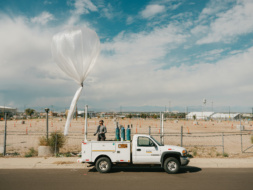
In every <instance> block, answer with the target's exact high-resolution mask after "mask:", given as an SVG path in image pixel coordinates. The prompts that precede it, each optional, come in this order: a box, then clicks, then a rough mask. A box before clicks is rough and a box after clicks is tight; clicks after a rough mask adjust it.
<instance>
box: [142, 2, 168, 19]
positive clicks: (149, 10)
mask: <svg viewBox="0 0 253 190" xmlns="http://www.w3.org/2000/svg"><path fill="white" fill-rule="evenodd" d="M165 11H166V9H165V6H163V5H147V6H146V8H145V9H144V10H143V11H141V12H140V14H141V16H142V17H143V18H148V19H149V18H152V17H154V16H155V15H157V14H159V13H162V12H165Z"/></svg>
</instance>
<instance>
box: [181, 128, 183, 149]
mask: <svg viewBox="0 0 253 190" xmlns="http://www.w3.org/2000/svg"><path fill="white" fill-rule="evenodd" d="M181 147H183V126H181Z"/></svg>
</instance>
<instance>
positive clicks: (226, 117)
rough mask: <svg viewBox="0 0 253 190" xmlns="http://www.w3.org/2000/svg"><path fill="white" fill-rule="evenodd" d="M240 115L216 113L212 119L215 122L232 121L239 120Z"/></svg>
mask: <svg viewBox="0 0 253 190" xmlns="http://www.w3.org/2000/svg"><path fill="white" fill-rule="evenodd" d="M239 116H240V114H239V113H216V114H213V115H212V117H211V118H212V119H215V120H218V119H220V120H234V119H239Z"/></svg>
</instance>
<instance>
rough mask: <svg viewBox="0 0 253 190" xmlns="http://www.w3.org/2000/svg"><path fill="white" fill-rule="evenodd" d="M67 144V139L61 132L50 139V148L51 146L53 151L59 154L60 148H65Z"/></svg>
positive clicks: (52, 134)
mask: <svg viewBox="0 0 253 190" xmlns="http://www.w3.org/2000/svg"><path fill="white" fill-rule="evenodd" d="M65 142H66V137H65V136H64V135H63V134H62V133H61V132H54V133H51V134H50V137H49V138H48V143H49V146H51V148H52V149H54V150H55V147H56V151H57V152H59V148H61V147H63V145H64V144H65Z"/></svg>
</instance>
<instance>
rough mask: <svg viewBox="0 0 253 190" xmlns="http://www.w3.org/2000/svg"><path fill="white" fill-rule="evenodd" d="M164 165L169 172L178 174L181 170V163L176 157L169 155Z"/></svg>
mask: <svg viewBox="0 0 253 190" xmlns="http://www.w3.org/2000/svg"><path fill="white" fill-rule="evenodd" d="M163 167H164V170H165V171H166V172H167V173H168V174H176V173H177V172H178V170H179V167H180V164H179V162H178V160H177V159H176V158H174V157H169V158H167V159H166V160H165V162H164V165H163Z"/></svg>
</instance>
